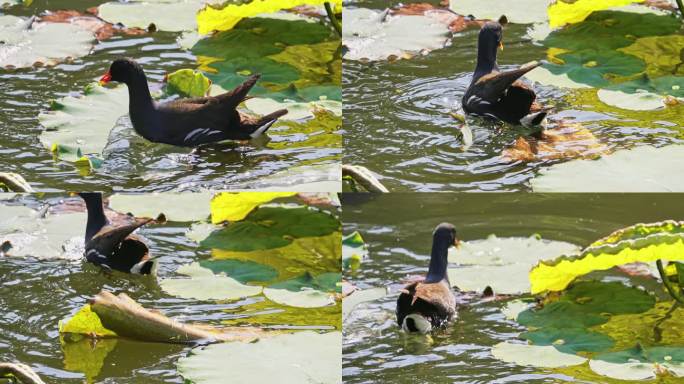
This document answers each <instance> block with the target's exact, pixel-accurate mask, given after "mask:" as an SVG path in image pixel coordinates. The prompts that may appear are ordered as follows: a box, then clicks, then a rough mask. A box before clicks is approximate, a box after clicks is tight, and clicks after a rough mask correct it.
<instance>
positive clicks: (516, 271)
mask: <svg viewBox="0 0 684 384" xmlns="http://www.w3.org/2000/svg"><path fill="white" fill-rule="evenodd" d="M579 250H580V249H579V247H578V246H576V245H574V244H570V243H566V242H561V241H551V240H546V239H540V238H537V237H535V236H531V237H527V238H525V237H510V238H499V237H496V236H494V235H490V236H489V237H488V238H487V239H483V240H474V241H468V242H463V243H462V244H461V247H460V248H459V249H454V248H452V249H451V250H450V252H449V262H450V263H458V264H460V265H459V267H457V268H453V267H452V268H449V269H448V270H447V273H448V274H449V281H450V282H451V284H453V285H455V286H457V287H459V288H460V289H462V290H466V291H478V292H482V291H483V290H484V289H485V288H486V287H487V286H489V287H491V288H492V289H493V290H494V292H497V293H501V294H518V293H524V292H529V291H530V282H529V279H528V277H527V274H528V272H529V270H530V269H531V268H532V267H533V266H534V265H535V264H536V263H537V262H539V260H545V259H548V258H554V257H557V256H560V255H564V254H573V253H576V252H579Z"/></svg>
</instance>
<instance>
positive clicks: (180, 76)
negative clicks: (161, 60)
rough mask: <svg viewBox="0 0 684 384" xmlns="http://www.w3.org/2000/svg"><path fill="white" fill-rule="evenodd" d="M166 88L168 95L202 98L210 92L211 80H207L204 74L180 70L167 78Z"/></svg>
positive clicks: (190, 70)
mask: <svg viewBox="0 0 684 384" xmlns="http://www.w3.org/2000/svg"><path fill="white" fill-rule="evenodd" d="M166 87H167V88H166V89H167V92H168V93H178V94H181V95H183V96H189V97H202V96H206V94H207V92H209V88H210V87H211V80H209V79H207V77H206V76H204V74H203V73H202V72H199V71H193V70H192V69H179V70H177V71H175V72H173V73H170V74H169V75H168V76H167V80H166Z"/></svg>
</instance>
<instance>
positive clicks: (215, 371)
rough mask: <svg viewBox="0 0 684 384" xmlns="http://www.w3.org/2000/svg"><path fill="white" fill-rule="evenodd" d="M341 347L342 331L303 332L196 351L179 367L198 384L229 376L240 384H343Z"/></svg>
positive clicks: (223, 380)
mask: <svg viewBox="0 0 684 384" xmlns="http://www.w3.org/2000/svg"><path fill="white" fill-rule="evenodd" d="M341 345H342V334H341V333H340V332H329V333H323V334H320V333H316V332H313V331H302V332H296V333H292V334H280V335H275V336H271V337H263V338H261V339H259V340H257V341H255V342H251V343H246V342H232V343H221V344H213V345H210V346H207V347H204V348H201V349H194V350H193V351H192V352H191V353H190V355H188V356H187V357H182V358H180V359H179V360H178V363H177V367H178V372H179V373H180V374H181V376H183V378H185V380H188V381H191V382H193V383H195V384H214V383H216V384H218V383H225V381H226V378H227V377H229V378H230V380H232V381H235V382H241V383H265V382H269V381H273V380H274V378H277V380H278V382H279V383H284V384H290V383H296V384H300V383H342V349H341V348H340V346H341ZM255 356H259V358H258V359H255V358H254V357H255ZM227 361H229V362H230V364H226V362H227ZM265 362H268V363H267V364H265Z"/></svg>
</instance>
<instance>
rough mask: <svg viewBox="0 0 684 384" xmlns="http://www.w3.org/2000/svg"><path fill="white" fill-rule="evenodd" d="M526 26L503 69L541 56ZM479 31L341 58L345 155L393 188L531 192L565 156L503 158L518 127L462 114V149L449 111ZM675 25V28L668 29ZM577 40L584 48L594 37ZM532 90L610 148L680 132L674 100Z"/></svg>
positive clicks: (515, 32)
mask: <svg viewBox="0 0 684 384" xmlns="http://www.w3.org/2000/svg"><path fill="white" fill-rule="evenodd" d="M405 3H414V1H408V2H405ZM430 3H431V4H433V5H436V6H437V5H439V2H436V1H432V2H430ZM397 4H398V3H396V2H395V3H391V4H386V3H385V2H378V1H364V0H362V1H357V2H354V4H353V6H354V7H363V8H371V9H380V10H382V9H384V8H385V7H387V6H394V5H397ZM350 8H351V6H350ZM476 16H477V15H476ZM528 27H529V25H521V24H517V25H516V24H509V25H508V26H506V28H505V31H504V45H505V49H504V50H503V51H500V52H499V54H498V63H499V65H500V68H501V69H502V70H506V69H513V68H516V67H517V66H519V65H522V64H524V63H527V62H530V61H533V60H542V59H547V53H546V49H547V48H546V47H544V46H542V45H541V44H539V43H535V42H533V41H532V40H531V39H530V38H529V37H527V36H526V35H527V29H528ZM478 32H479V30H478V29H477V28H470V29H466V30H464V31H463V32H459V33H456V34H455V36H454V37H453V39H451V43H450V44H449V45H448V46H447V47H446V48H443V49H437V50H433V51H431V52H430V53H428V54H426V55H420V54H418V55H416V56H415V57H413V58H411V59H408V60H397V61H394V62H388V61H386V60H384V61H373V62H370V63H363V62H359V61H353V60H346V59H345V60H344V61H343V93H344V129H345V135H344V143H345V155H344V163H345V164H355V165H362V166H365V167H367V168H368V169H369V170H371V171H373V172H375V173H376V174H377V175H378V176H379V179H380V181H381V182H382V183H383V184H384V185H385V186H386V187H387V188H388V189H389V190H390V191H392V192H402V191H422V192H426V191H529V190H530V186H529V184H528V181H529V179H530V178H532V177H534V176H535V175H536V174H537V173H538V171H539V170H540V169H542V168H543V167H548V166H550V165H552V164H555V163H559V162H562V161H565V160H563V159H561V160H535V161H531V162H509V161H504V160H502V159H501V158H500V155H501V153H502V151H503V150H504V149H505V148H507V147H509V146H511V145H513V144H514V142H515V141H516V139H517V138H518V137H520V136H522V135H524V134H525V133H524V130H523V129H522V128H517V127H513V126H501V125H498V124H493V123H489V122H487V121H483V120H481V119H475V120H472V121H469V126H470V128H471V130H472V134H473V138H474V143H473V145H472V146H470V147H469V148H468V149H467V150H464V149H463V140H462V138H461V134H460V131H459V126H460V123H459V122H458V121H457V120H455V119H454V118H453V117H451V116H450V115H449V112H451V111H457V112H459V111H461V97H462V96H463V94H464V92H465V90H466V89H467V87H468V85H469V83H470V79H471V75H472V71H473V70H474V68H475V61H476V53H477V36H478ZM681 34H682V33H681V30H680V31H678V32H676V33H675V35H681ZM576 43H577V44H579V45H582V44H584V46H585V47H586V48H588V49H590V48H591V47H592V46H593V44H594V43H593V42H591V41H586V42H585V43H582V41H579V40H578V41H577V42H576ZM664 44H665V43H664ZM673 44H674V43H673ZM673 46H674V45H673ZM677 49H679V48H677ZM534 90H535V92H536V93H537V97H538V99H537V100H538V101H539V102H541V103H542V104H543V105H546V106H552V107H553V108H554V110H553V111H552V113H551V114H550V116H549V119H550V121H551V122H553V121H558V120H561V119H563V120H568V121H574V122H579V123H581V124H582V125H583V126H584V127H585V128H588V129H589V130H590V131H591V132H592V133H593V134H594V136H596V138H597V139H598V140H599V141H600V142H602V143H604V144H605V145H607V146H608V148H610V149H611V150H617V149H623V148H632V147H634V146H639V145H645V144H650V145H654V146H657V147H660V146H663V145H666V144H672V143H681V141H682V125H683V124H684V120H682V117H681V116H683V115H682V108H681V106H679V107H676V108H671V109H669V110H667V111H664V110H659V111H642V112H635V111H628V110H623V109H620V108H615V107H610V106H608V105H606V104H603V103H601V102H600V101H598V100H597V99H596V97H595V92H596V89H591V88H589V89H584V90H567V89H561V88H556V87H552V86H541V85H539V84H538V83H537V84H536V85H534ZM592 95H593V96H592Z"/></svg>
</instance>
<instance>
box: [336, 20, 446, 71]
mask: <svg viewBox="0 0 684 384" xmlns="http://www.w3.org/2000/svg"><path fill="white" fill-rule="evenodd" d="M342 22H343V26H342V38H343V40H344V46H345V47H346V48H347V53H345V55H344V58H345V59H348V60H368V61H377V60H387V59H397V58H409V57H411V56H413V55H415V54H417V53H420V52H427V51H432V50H435V49H440V48H444V46H445V44H446V43H447V42H448V40H449V29H448V26H447V25H446V24H444V23H443V22H441V21H440V20H439V19H437V18H433V17H431V16H427V15H389V14H388V13H387V12H379V11H374V10H371V9H364V8H349V7H345V8H344V10H343V11H342Z"/></svg>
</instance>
